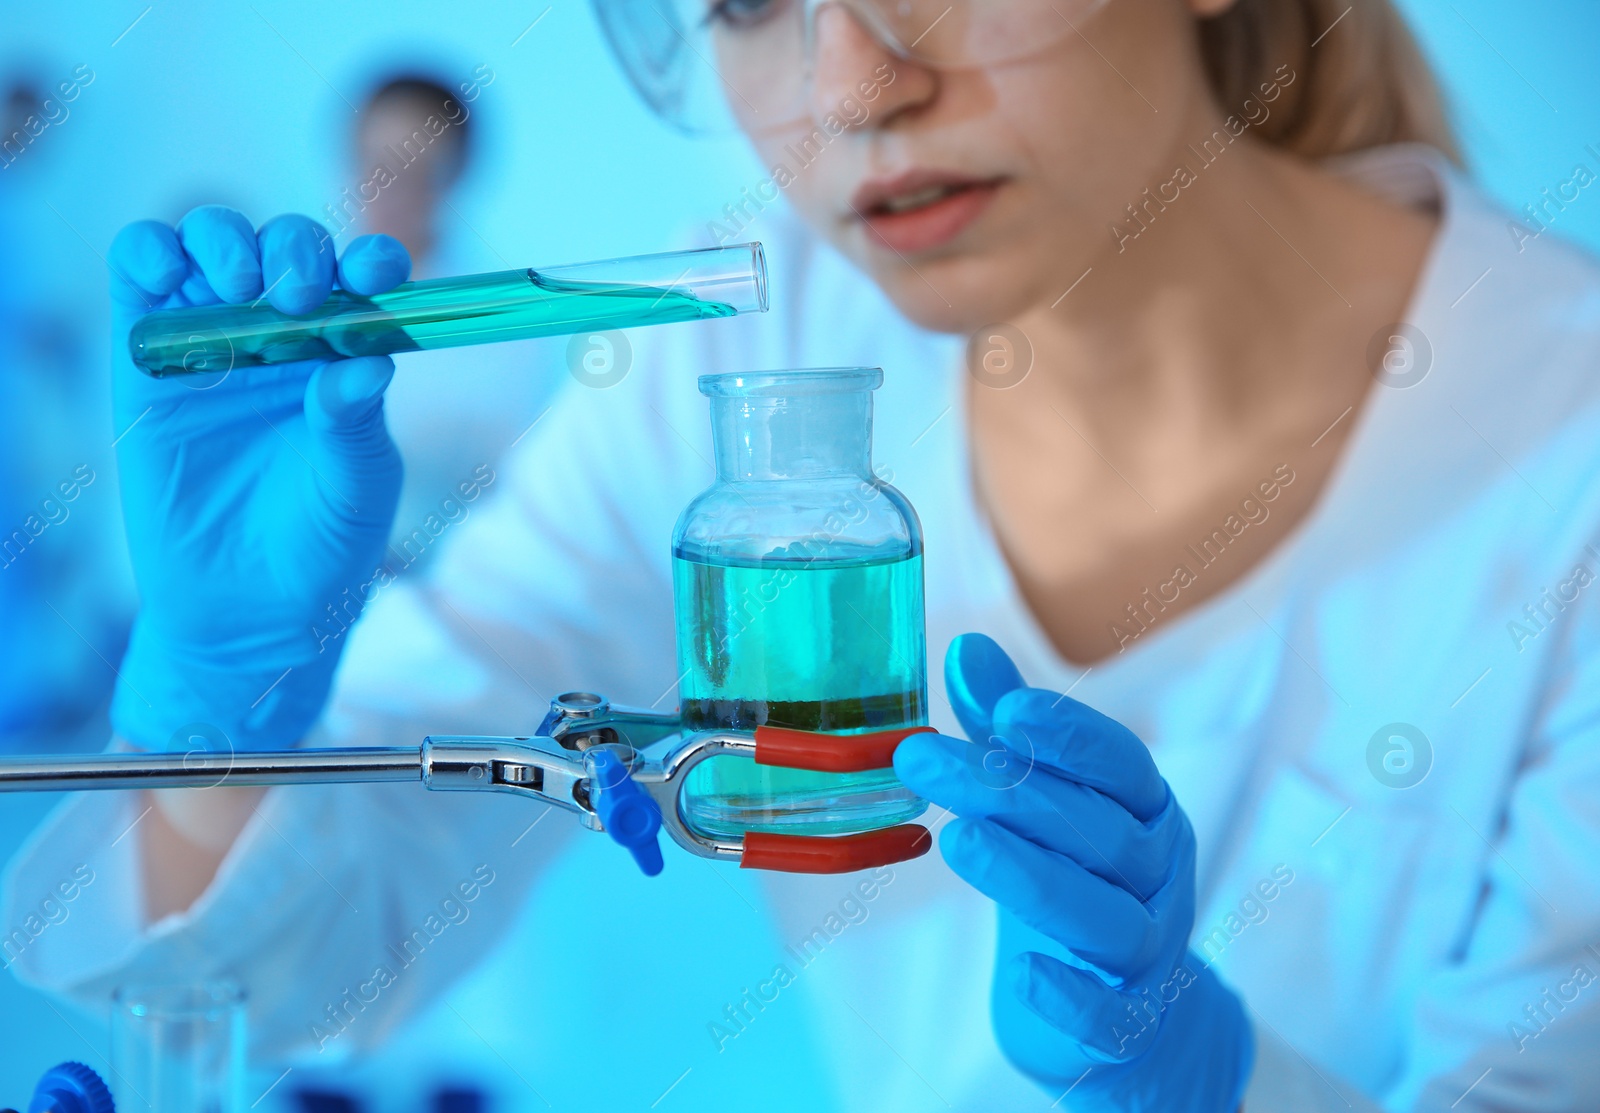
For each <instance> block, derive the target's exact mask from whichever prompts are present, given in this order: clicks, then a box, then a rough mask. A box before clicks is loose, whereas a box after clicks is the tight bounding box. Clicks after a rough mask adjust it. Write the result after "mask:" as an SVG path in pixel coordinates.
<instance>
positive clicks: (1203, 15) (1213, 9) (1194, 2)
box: [1184, 0, 1238, 19]
mask: <svg viewBox="0 0 1600 1113" xmlns="http://www.w3.org/2000/svg"><path fill="white" fill-rule="evenodd" d="M1184 2H1185V3H1186V4H1188V6H1189V11H1190V12H1192V13H1193V14H1194V16H1195V17H1196V18H1198V19H1211V18H1212V17H1214V16H1219V15H1221V14H1222V13H1223V12H1225V11H1227V10H1228V9H1229V8H1231V7H1233V6H1234V4H1236V3H1238V0H1184Z"/></svg>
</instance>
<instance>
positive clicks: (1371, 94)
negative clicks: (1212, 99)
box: [1199, 0, 1460, 162]
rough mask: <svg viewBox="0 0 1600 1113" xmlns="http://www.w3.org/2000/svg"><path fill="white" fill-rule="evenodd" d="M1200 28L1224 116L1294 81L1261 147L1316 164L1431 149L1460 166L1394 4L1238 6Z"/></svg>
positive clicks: (1286, 1)
mask: <svg viewBox="0 0 1600 1113" xmlns="http://www.w3.org/2000/svg"><path fill="white" fill-rule="evenodd" d="M1341 13H1342V14H1341ZM1199 26H1200V48H1201V53H1202V55H1203V56H1204V59H1205V66H1206V73H1207V75H1208V76H1209V77H1210V79H1211V88H1212V91H1213V93H1215V95H1216V97H1217V100H1218V102H1219V103H1220V105H1221V106H1222V109H1223V111H1224V112H1237V111H1239V110H1240V108H1241V106H1242V105H1243V104H1244V102H1245V100H1246V99H1248V98H1251V97H1259V96H1260V93H1261V88H1262V85H1263V84H1265V85H1267V86H1269V87H1270V86H1271V85H1272V84H1273V82H1274V81H1275V80H1276V78H1275V77H1274V73H1275V72H1276V71H1277V70H1278V68H1279V67H1280V66H1287V67H1288V69H1289V71H1290V72H1292V73H1293V74H1294V75H1295V78H1296V80H1295V81H1294V82H1293V83H1292V84H1289V85H1283V86H1281V87H1280V88H1281V91H1280V93H1279V98H1278V102H1277V103H1275V104H1273V106H1272V114H1271V116H1270V117H1269V118H1268V119H1266V120H1265V121H1263V123H1262V125H1261V126H1260V128H1259V130H1258V131H1257V134H1258V135H1259V136H1260V138H1262V139H1264V140H1265V141H1267V142H1269V143H1272V144H1274V145H1276V146H1279V147H1282V148H1284V149H1285V150H1289V151H1293V152H1295V153H1296V154H1301V155H1305V156H1307V157H1310V158H1325V157H1327V156H1330V155H1339V154H1345V153H1347V152H1350V151H1359V150H1361V149H1363V148H1366V147H1376V146H1381V145H1382V144H1385V143H1402V142H1417V143H1428V144H1431V145H1432V146H1434V147H1437V148H1438V149H1439V150H1441V151H1443V152H1444V153H1445V154H1446V155H1448V156H1449V157H1450V159H1451V160H1452V161H1455V162H1460V154H1459V152H1458V150H1457V148H1456V141H1455V136H1454V134H1453V133H1452V131H1451V128H1450V123H1449V120H1448V119H1447V117H1446V115H1445V109H1444V104H1443V99H1442V97H1441V94H1440V92H1439V87H1438V85H1437V83H1436V82H1435V80H1434V76H1433V72H1432V70H1430V69H1429V67H1428V63H1427V61H1426V60H1425V59H1424V58H1423V56H1422V52H1421V51H1420V50H1419V49H1418V48H1417V44H1416V40H1414V39H1413V38H1412V37H1411V32H1410V31H1409V30H1407V28H1406V25H1405V22H1404V21H1403V20H1402V19H1401V18H1400V15H1399V13H1398V12H1396V11H1395V10H1394V7H1393V5H1392V4H1391V3H1390V0H1238V2H1237V3H1235V4H1234V5H1233V6H1231V7H1230V8H1228V10H1227V11H1225V12H1223V13H1222V14H1221V15H1218V16H1214V17H1212V18H1210V19H1203V20H1201V21H1200V25H1199ZM1313 43H1315V46H1314V47H1313Z"/></svg>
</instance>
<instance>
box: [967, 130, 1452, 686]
mask: <svg viewBox="0 0 1600 1113" xmlns="http://www.w3.org/2000/svg"><path fill="white" fill-rule="evenodd" d="M1197 177H1198V180H1196V181H1194V182H1193V183H1191V184H1190V185H1188V186H1187V187H1184V188H1182V189H1181V191H1180V193H1179V194H1178V196H1177V197H1176V199H1174V200H1172V201H1170V202H1168V203H1167V204H1166V206H1165V208H1164V209H1155V210H1154V217H1153V219H1147V223H1146V226H1145V228H1144V230H1143V231H1142V232H1141V233H1140V234H1139V236H1138V237H1137V239H1135V240H1133V241H1132V242H1125V243H1124V244H1123V245H1122V250H1120V251H1118V250H1115V249H1113V250H1112V251H1111V252H1108V254H1107V255H1106V256H1104V257H1102V258H1101V259H1099V260H1098V261H1096V262H1095V264H1094V266H1093V268H1092V270H1091V271H1090V272H1089V273H1088V274H1087V275H1086V276H1084V278H1083V280H1082V281H1081V282H1079V283H1078V285H1077V286H1076V287H1075V288H1074V289H1073V290H1072V291H1071V292H1070V293H1068V294H1067V295H1066V296H1064V297H1061V298H1059V301H1058V302H1057V303H1056V304H1055V305H1053V306H1052V305H1040V306H1039V307H1038V308H1036V309H1034V310H1033V311H1031V312H1029V313H1026V314H1024V315H1022V316H1020V317H1018V318H1017V319H1016V320H1015V321H1014V322H1013V323H1014V324H1015V325H1017V326H1018V327H1019V328H1020V329H1021V330H1022V331H1023V332H1024V333H1025V334H1026V335H1027V336H1028V338H1029V340H1030V341H1031V342H1032V345H1033V350H1034V357H1033V358H1034V361H1033V367H1032V369H1031V371H1030V372H1029V374H1028V375H1027V376H1026V377H1025V378H1024V379H1023V380H1022V382H1021V383H1020V384H1019V385H1017V386H1015V387H1013V388H1011V389H1007V390H994V389H987V388H986V387H984V386H983V385H981V383H974V384H973V385H972V386H971V387H969V399H970V402H971V412H972V438H973V459H974V466H975V472H976V475H975V480H976V484H977V489H978V494H979V496H980V498H981V499H982V501H983V502H984V503H985V505H986V507H987V509H988V511H989V514H990V517H991V519H992V520H993V521H994V523H995V529H996V533H997V535H998V538H999V541H1000V544H1001V547H1002V549H1003V550H1004V553H1005V556H1006V558H1007V560H1008V562H1009V563H1010V565H1011V567H1012V570H1013V572H1014V573H1015V574H1016V577H1017V580H1018V583H1019V585H1020V587H1021V589H1022V592H1023V595H1024V597H1025V598H1026V599H1027V600H1028V602H1029V604H1030V606H1031V607H1032V609H1033V610H1034V612H1035V615H1036V617H1038V619H1039V620H1040V623H1041V625H1042V626H1043V627H1044V628H1045V629H1046V631H1047V632H1048V633H1049V635H1050V637H1051V639H1052V640H1053V641H1054V642H1055V644H1056V646H1057V648H1058V649H1059V650H1060V651H1061V652H1062V653H1063V655H1064V656H1066V657H1068V658H1069V659H1072V660H1076V661H1079V662H1090V661H1095V660H1099V659H1100V658H1102V657H1105V656H1107V655H1111V654H1115V653H1116V652H1118V651H1119V650H1125V649H1126V648H1127V647H1128V645H1129V644H1130V641H1131V639H1132V638H1136V637H1139V636H1142V635H1143V634H1145V633H1147V632H1148V630H1149V629H1152V628H1154V626H1155V625H1158V624H1161V623H1165V622H1170V621H1171V620H1172V619H1173V618H1175V617H1177V615H1179V614H1181V613H1182V612H1183V611H1185V610H1187V609H1189V608H1190V607H1193V606H1194V605H1196V604H1198V603H1200V602H1202V601H1204V600H1205V599H1207V598H1209V597H1211V596H1213V595H1215V594H1217V593H1218V592H1220V591H1222V590H1223V589H1225V588H1226V587H1228V586H1229V585H1230V584H1231V583H1233V582H1235V581H1236V580H1238V579H1239V578H1240V577H1241V576H1243V575H1244V574H1245V573H1246V572H1248V571H1249V570H1250V568H1251V567H1253V566H1254V565H1255V564H1256V563H1258V562H1259V561H1260V560H1261V559H1262V558H1263V557H1265V556H1266V555H1267V554H1268V553H1269V552H1270V551H1272V549H1273V548H1275V547H1276V546H1277V544H1278V543H1279V542H1280V541H1281V540H1282V539H1283V538H1284V537H1286V536H1287V535H1288V534H1289V532H1290V531H1291V530H1292V528H1293V527H1294V526H1295V525H1296V524H1297V523H1298V522H1299V521H1300V520H1301V519H1303V518H1304V517H1305V515H1306V514H1307V513H1309V511H1310V509H1311V507H1312V506H1313V505H1314V504H1315V501H1316V498H1317V496H1318V494H1319V493H1320V491H1321V488H1322V486H1323V485H1324V483H1325V481H1326V479H1327V477H1328V475H1329V474H1330V473H1331V471H1332V468H1333V465H1334V463H1335V461H1336V460H1337V458H1338V457H1339V454H1340V450H1341V449H1342V447H1343V445H1344V442H1345V438H1346V437H1347V436H1348V434H1349V432H1350V431H1351V430H1352V429H1353V428H1354V427H1355V424H1356V420H1355V418H1356V415H1357V414H1358V412H1359V410H1360V408H1361V406H1362V403H1363V402H1364V401H1365V399H1366V398H1367V396H1368V393H1369V390H1370V389H1371V388H1372V386H1373V378H1372V375H1371V372H1370V369H1369V367H1368V365H1367V360H1368V355H1367V353H1368V347H1369V344H1370V343H1371V341H1372V338H1373V336H1374V335H1376V334H1379V333H1380V330H1383V329H1385V328H1386V327H1387V326H1389V325H1391V324H1393V323H1394V322H1396V321H1398V320H1400V319H1401V318H1402V316H1403V315H1404V313H1405V310H1406V307H1407V305H1408V303H1409V301H1410V297H1411V290H1412V288H1413V286H1414V285H1415V283H1416V281H1417V277H1418V275H1419V273H1420V271H1421V268H1422V265H1423V261H1424V260H1425V258H1426V256H1427V252H1428V245H1429V243H1430V241H1431V237H1432V233H1433V229H1434V222H1433V220H1432V219H1431V218H1429V217H1428V216H1426V215H1423V214H1420V213H1416V212H1412V211H1410V210H1407V209H1403V208H1400V207H1398V206H1395V205H1391V204H1389V203H1387V202H1384V201H1382V200H1379V199H1378V198H1376V197H1373V196H1370V195H1368V194H1365V193H1363V192H1361V191H1360V190H1358V189H1356V188H1355V187H1353V186H1351V185H1349V184H1347V183H1345V182H1343V181H1341V180H1339V179H1337V178H1335V177H1333V176H1331V175H1328V174H1326V173H1325V172H1323V171H1320V170H1318V169H1317V168H1315V167H1313V166H1310V165H1308V164H1304V163H1301V162H1298V161H1297V160H1295V159H1293V158H1292V157H1289V156H1285V155H1282V154H1279V153H1276V152H1273V151H1270V150H1267V149H1265V148H1262V147H1260V146H1258V145H1254V144H1242V143H1236V144H1234V146H1233V147H1232V148H1230V149H1228V150H1227V151H1226V152H1225V153H1223V154H1222V155H1221V156H1220V157H1219V158H1218V159H1217V160H1216V162H1215V163H1214V164H1212V165H1210V166H1208V167H1207V168H1205V169H1204V170H1203V171H1201V172H1200V174H1199V175H1198V176H1197ZM1167 195H1168V196H1169V197H1170V196H1171V192H1170V191H1168V194H1167ZM1152 208H1153V206H1152ZM1069 281H1070V278H1069ZM1274 475H1279V476H1282V475H1290V476H1292V477H1293V478H1292V479H1291V481H1290V482H1289V483H1282V482H1277V484H1276V486H1275V487H1273V490H1274V491H1275V493H1274V496H1273V501H1272V503H1271V505H1270V507H1269V506H1266V505H1265V504H1262V505H1261V507H1260V511H1261V514H1262V521H1261V523H1260V524H1259V525H1256V526H1252V527H1251V528H1250V529H1249V530H1248V531H1245V532H1246V533H1247V534H1248V536H1241V538H1240V539H1239V542H1238V543H1237V544H1231V545H1229V546H1228V553H1227V556H1226V559H1221V560H1218V561H1217V562H1215V563H1211V564H1207V565H1206V568H1205V571H1204V574H1203V575H1202V574H1199V573H1198V572H1196V574H1195V580H1194V583H1192V584H1187V585H1186V586H1185V587H1184V588H1183V590H1181V591H1178V590H1177V589H1176V588H1173V587H1170V586H1168V587H1166V588H1165V589H1164V590H1165V592H1166V593H1167V594H1172V595H1174V598H1173V599H1171V600H1169V601H1167V602H1166V603H1164V604H1159V605H1158V606H1156V607H1154V608H1152V607H1151V606H1150V604H1149V603H1146V602H1142V601H1143V600H1146V598H1147V596H1146V591H1147V590H1156V591H1161V590H1163V588H1162V585H1170V584H1171V583H1172V582H1173V577H1174V573H1175V570H1176V569H1177V568H1178V567H1180V566H1186V565H1193V564H1194V563H1195V559H1194V558H1193V557H1192V556H1191V555H1190V553H1191V552H1192V550H1191V549H1189V548H1188V547H1187V546H1190V545H1192V544H1193V542H1194V539H1195V538H1196V537H1205V536H1210V535H1211V533H1212V531H1213V529H1214V527H1216V526H1217V525H1218V523H1222V522H1224V521H1226V520H1229V517H1230V515H1232V516H1235V517H1237V516H1238V515H1239V514H1240V513H1241V510H1240V507H1241V505H1243V500H1245V499H1249V498H1252V497H1258V496H1255V492H1257V491H1258V490H1260V489H1262V485H1263V484H1268V485H1271V484H1273V483H1274V481H1273V476H1274ZM1251 505H1255V504H1251ZM1243 513H1246V514H1250V513H1254V511H1252V510H1250V509H1248V508H1247V509H1246V510H1245V511H1243ZM1191 571H1194V570H1193V569H1191ZM1130 606H1132V607H1135V608H1142V609H1140V610H1139V613H1140V614H1141V615H1144V616H1145V617H1144V618H1143V619H1142V620H1141V621H1142V622H1144V625H1135V624H1134V623H1133V622H1131V621H1130V617H1129V612H1128V608H1129V607H1130ZM1157 612H1158V613H1157Z"/></svg>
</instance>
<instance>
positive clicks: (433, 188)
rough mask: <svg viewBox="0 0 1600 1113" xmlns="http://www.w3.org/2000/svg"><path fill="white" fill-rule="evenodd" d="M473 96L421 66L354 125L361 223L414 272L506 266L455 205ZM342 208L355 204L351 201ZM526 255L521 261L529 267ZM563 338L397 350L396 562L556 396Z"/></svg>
mask: <svg viewBox="0 0 1600 1113" xmlns="http://www.w3.org/2000/svg"><path fill="white" fill-rule="evenodd" d="M476 111H477V106H476V105H475V104H469V103H467V102H466V101H465V100H464V98H463V97H462V96H461V95H460V94H459V93H457V92H453V91H452V90H451V89H450V88H449V87H448V86H447V85H446V84H444V83H443V82H441V81H438V80H435V79H433V78H431V77H428V76H425V75H423V74H421V73H420V72H414V71H402V72H399V73H396V74H395V75H394V76H391V77H389V78H387V79H384V80H382V81H381V82H380V83H379V84H378V85H377V87H376V88H375V89H374V90H373V92H372V93H371V94H370V95H369V96H368V97H367V98H366V100H365V102H364V103H363V105H362V111H361V112H360V113H359V114H358V115H357V117H356V121H357V122H356V124H355V127H354V129H353V131H352V133H351V150H350V157H349V162H350V165H351V167H352V169H353V170H354V171H355V183H356V184H355V185H354V186H353V187H351V188H350V189H348V191H347V192H345V193H344V194H343V195H342V197H343V198H350V197H352V196H353V197H355V198H356V199H357V200H358V202H359V204H358V205H357V206H355V207H357V208H358V209H359V215H358V216H357V218H356V221H357V224H358V225H359V227H360V228H361V230H363V231H366V232H381V233H384V234H386V235H390V236H393V237H394V238H395V239H397V240H399V241H400V242H401V243H403V244H405V245H406V249H407V250H408V251H409V252H410V253H411V259H412V273H411V277H412V278H413V279H423V278H440V277H447V276H449V275H453V274H464V273H470V272H471V271H473V270H501V269H511V267H512V264H511V263H508V262H506V261H504V260H500V259H494V260H491V261H485V260H484V259H483V256H482V254H481V242H480V241H479V239H478V237H477V236H476V235H475V234H474V233H473V231H472V230H471V228H470V227H468V226H467V224H466V221H465V218H464V217H462V216H461V214H460V212H459V210H458V209H457V208H456V206H455V205H454V204H453V203H452V200H451V198H452V197H453V196H454V195H455V193H456V191H457V187H458V185H459V183H460V182H461V180H462V178H463V177H464V176H465V175H466V174H467V173H468V172H469V170H470V169H471V168H472V167H473V166H474V165H477V164H478V163H480V162H481V161H482V152H481V151H480V150H479V148H480V146H481V145H482V143H483V142H484V139H483V126H482V124H481V123H480V122H479V121H478V120H476V119H475V113H476ZM343 204H344V205H345V206H346V211H347V212H348V211H349V208H350V207H351V206H350V202H349V201H348V200H344V201H343ZM526 262H527V261H524V265H526ZM558 351H559V349H558V348H552V346H551V344H550V343H549V342H547V341H540V340H525V341H519V342H515V343H509V344H495V345H491V346H488V347H475V348H461V349H448V350H445V351H439V352H429V353H427V354H426V355H420V356H415V355H414V356H401V357H400V359H399V362H398V366H399V368H400V372H399V374H398V375H397V376H396V379H395V382H394V384H393V385H392V386H391V388H390V390H389V393H388V396H387V400H386V401H385V403H384V405H385V409H386V410H387V412H388V415H389V425H390V429H391V430H392V431H393V435H394V438H395V442H396V443H397V444H399V446H400V455H401V457H402V458H403V459H404V461H405V482H404V485H403V486H402V488H401V493H400V506H399V509H398V510H397V511H396V514H395V525H394V530H393V532H392V534H391V536H390V544H389V550H388V561H389V570H390V571H391V572H395V573H399V572H405V571H415V570H419V569H422V568H425V567H426V566H427V565H428V563H429V562H430V561H431V559H432V557H433V555H434V554H435V553H436V552H437V551H438V542H439V540H440V539H441V538H442V537H443V536H444V534H445V533H446V532H447V531H449V530H452V529H454V528H455V527H456V526H457V525H459V523H460V522H461V521H462V520H463V519H464V517H465V516H466V515H468V514H470V513H471V512H472V503H473V502H474V501H475V500H476V498H477V496H476V494H474V495H473V498H472V499H471V500H468V499H465V498H464V497H463V495H462V493H461V487H462V484H466V485H467V489H468V490H469V491H478V490H481V489H484V488H486V487H492V486H493V477H494V476H495V475H496V474H497V468H498V465H499V463H500V458H501V455H502V454H503V453H504V452H505V451H506V450H507V449H509V448H510V447H511V445H512V443H513V442H515V441H516V439H517V437H518V436H519V435H520V434H521V433H522V432H523V430H525V429H527V428H528V426H529V425H530V424H532V423H533V421H534V420H535V419H536V418H537V417H538V416H539V414H540V413H541V412H542V411H543V410H544V409H545V407H546V406H547V405H548V404H549V401H550V399H551V397H552V396H553V395H554V393H555V391H556V390H558V389H559V388H560V385H561V382H562V379H563V376H561V375H560V374H559V372H557V371H556V370H555V369H554V367H553V366H552V363H553V361H554V359H555V358H556V356H555V353H556V352H558Z"/></svg>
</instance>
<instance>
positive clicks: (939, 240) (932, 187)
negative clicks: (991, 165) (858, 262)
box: [855, 175, 1001, 255]
mask: <svg viewBox="0 0 1600 1113" xmlns="http://www.w3.org/2000/svg"><path fill="white" fill-rule="evenodd" d="M1000 186H1001V182H1000V181H998V180H992V181H971V180H951V179H940V178H937V177H933V176H927V175H917V176H915V177H912V176H907V177H906V178H904V179H901V180H897V181H895V182H890V183H886V184H884V185H881V186H867V187H863V189H862V190H861V191H860V192H859V193H858V198H859V201H860V202H865V203H857V204H856V206H855V210H856V213H857V214H858V215H859V216H860V217H861V219H862V221H863V222H865V224H866V226H867V227H868V229H870V230H871V231H872V233H873V235H874V236H875V237H876V238H877V239H878V240H879V241H880V242H881V243H883V244H884V245H885V246H886V247H888V248H890V249H891V250H893V251H897V252H899V253H900V254H902V255H912V254H916V253H917V252H921V251H931V250H932V249H934V248H936V247H942V246H943V245H945V244H947V243H949V242H950V241H951V240H953V239H955V238H956V237H957V236H959V235H960V234H961V233H962V231H964V230H965V229H966V227H967V226H968V225H969V224H971V223H972V222H973V221H975V220H977V219H978V217H979V216H980V215H982V213H983V211H984V209H986V208H988V207H989V202H991V201H992V200H994V196H995V194H996V193H998V192H999V190H1000ZM919 194H926V195H927V196H928V200H926V201H921V200H920V198H919V196H918V195H919Z"/></svg>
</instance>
